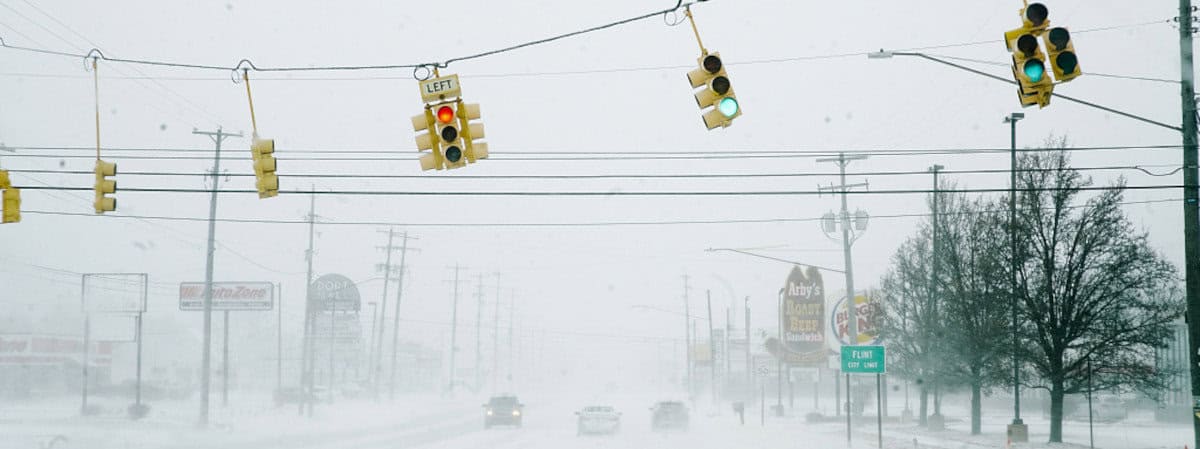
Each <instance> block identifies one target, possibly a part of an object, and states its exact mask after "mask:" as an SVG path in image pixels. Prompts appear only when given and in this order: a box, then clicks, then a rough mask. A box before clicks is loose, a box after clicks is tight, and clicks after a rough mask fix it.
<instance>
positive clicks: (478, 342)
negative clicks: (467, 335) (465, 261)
mask: <svg viewBox="0 0 1200 449" xmlns="http://www.w3.org/2000/svg"><path fill="white" fill-rule="evenodd" d="M482 383H483V273H479V283H478V284H476V288H475V390H477V391H478V390H480V385H481V384H482Z"/></svg>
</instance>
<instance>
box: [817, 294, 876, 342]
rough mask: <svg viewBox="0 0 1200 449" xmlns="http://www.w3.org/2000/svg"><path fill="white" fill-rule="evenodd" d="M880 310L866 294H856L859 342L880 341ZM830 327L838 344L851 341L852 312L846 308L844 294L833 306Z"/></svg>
mask: <svg viewBox="0 0 1200 449" xmlns="http://www.w3.org/2000/svg"><path fill="white" fill-rule="evenodd" d="M880 312H881V311H880V310H879V307H878V305H877V304H876V303H875V302H874V301H872V300H871V298H870V297H869V296H867V295H865V294H858V295H854V314H855V316H854V318H856V321H858V329H857V330H858V344H860V345H873V344H875V343H877V342H879V326H878V322H879V316H878V315H879V313H880ZM829 318H830V320H829V327H830V331H831V332H832V333H833V335H834V337H835V338H836V340H837V344H838V346H844V345H847V344H849V343H850V314H849V311H848V310H847V309H846V297H845V296H843V297H841V299H839V300H838V302H837V304H835V305H834V306H833V312H832V313H831V314H830V317H829Z"/></svg>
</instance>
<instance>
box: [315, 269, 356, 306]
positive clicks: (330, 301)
mask: <svg viewBox="0 0 1200 449" xmlns="http://www.w3.org/2000/svg"><path fill="white" fill-rule="evenodd" d="M309 291H310V292H311V294H312V297H311V298H309V300H311V301H313V302H314V303H315V305H316V306H317V308H318V310H321V311H331V310H335V311H339V312H346V311H353V312H357V311H359V310H360V309H362V299H361V298H360V297H359V296H358V286H357V285H355V284H354V281H351V280H350V278H348V277H345V276H342V275H340V274H327V275H324V276H321V277H319V278H317V279H316V280H315V281H313V283H312V288H311V289H310V290H309Z"/></svg>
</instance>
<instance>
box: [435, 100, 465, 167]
mask: <svg viewBox="0 0 1200 449" xmlns="http://www.w3.org/2000/svg"><path fill="white" fill-rule="evenodd" d="M433 116H434V120H435V122H434V126H435V127H436V128H437V137H438V151H439V152H440V153H441V156H442V162H443V165H444V166H445V168H447V169H454V168H460V167H465V166H466V165H467V160H466V158H465V157H464V156H465V155H464V154H463V144H462V133H461V132H459V127H460V126H461V124H460V122H459V120H458V112H457V111H455V110H454V107H452V106H450V105H449V104H443V105H441V106H436V107H435V109H434V114H433Z"/></svg>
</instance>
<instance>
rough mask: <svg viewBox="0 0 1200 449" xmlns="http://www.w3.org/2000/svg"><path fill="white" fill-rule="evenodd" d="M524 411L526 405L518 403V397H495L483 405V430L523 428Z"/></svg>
mask: <svg viewBox="0 0 1200 449" xmlns="http://www.w3.org/2000/svg"><path fill="white" fill-rule="evenodd" d="M524 409H525V404H522V403H521V402H520V401H518V400H517V397H516V396H493V397H492V398H491V399H489V400H488V402H487V403H486V404H483V428H485V429H489V428H491V427H492V426H505V425H507V426H516V427H521V419H522V418H524V416H522V415H524V414H525V411H524Z"/></svg>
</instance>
